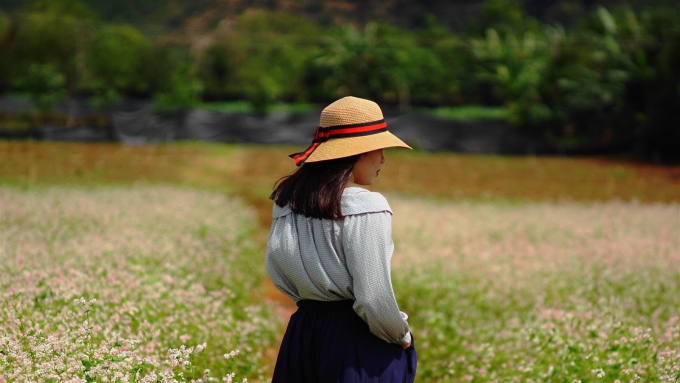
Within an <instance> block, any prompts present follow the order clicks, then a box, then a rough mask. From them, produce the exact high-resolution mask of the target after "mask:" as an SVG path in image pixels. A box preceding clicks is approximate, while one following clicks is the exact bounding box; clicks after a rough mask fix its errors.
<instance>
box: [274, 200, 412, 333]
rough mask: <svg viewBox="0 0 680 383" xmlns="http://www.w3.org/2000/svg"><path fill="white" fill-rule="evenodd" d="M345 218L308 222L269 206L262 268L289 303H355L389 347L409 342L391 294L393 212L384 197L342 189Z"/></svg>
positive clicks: (296, 215) (404, 315)
mask: <svg viewBox="0 0 680 383" xmlns="http://www.w3.org/2000/svg"><path fill="white" fill-rule="evenodd" d="M341 207H342V214H343V215H344V216H345V219H344V220H330V219H318V218H316V219H315V218H311V217H310V218H308V217H305V216H304V215H301V214H295V213H293V212H292V211H291V210H290V208H289V207H288V205H286V206H284V207H280V206H278V205H276V204H274V208H273V211H272V214H273V218H274V221H273V223H272V227H271V231H270V232H269V241H268V242H267V255H266V268H267V273H268V274H269V277H270V278H271V280H272V282H274V285H275V286H276V288H277V289H279V290H280V291H281V292H282V293H284V294H286V295H287V296H288V297H290V298H291V299H292V300H293V301H295V302H297V301H299V300H303V299H312V300H318V301H337V300H344V299H351V300H354V311H355V312H356V313H357V314H358V315H359V316H360V317H361V318H362V319H363V320H364V321H366V323H368V326H369V328H370V330H371V332H372V333H373V334H375V335H376V336H377V337H379V338H381V339H383V340H385V341H386V342H388V343H396V344H399V345H405V344H409V343H410V342H411V334H410V332H409V326H408V323H407V322H406V319H407V318H408V316H407V315H406V314H405V313H402V312H400V311H399V308H398V306H397V301H396V300H395V298H394V291H393V290H392V281H391V278H390V260H391V259H392V252H393V251H394V243H393V242H392V210H391V209H390V205H389V204H388V203H387V200H386V199H385V197H383V196H382V195H381V194H380V193H375V192H370V191H368V190H366V189H363V188H360V187H350V188H347V189H345V191H344V193H343V194H342V200H341Z"/></svg>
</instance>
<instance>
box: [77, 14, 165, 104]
mask: <svg viewBox="0 0 680 383" xmlns="http://www.w3.org/2000/svg"><path fill="white" fill-rule="evenodd" d="M152 54H153V45H152V43H151V41H149V40H148V39H146V38H145V37H144V36H143V35H142V34H141V33H140V32H139V31H138V30H137V29H135V28H134V27H131V26H104V27H102V28H100V29H99V30H97V32H96V33H93V34H92V36H91V38H90V39H89V42H88V46H87V52H86V55H85V57H86V58H85V62H86V65H87V73H88V77H87V85H86V86H87V89H88V90H89V91H90V92H91V93H92V94H93V98H92V103H93V104H94V105H95V106H99V107H103V106H106V105H108V104H111V103H115V102H117V101H119V100H120V98H121V96H122V94H123V93H126V92H134V93H138V94H140V93H142V94H143V93H148V92H149V91H150V90H151V88H150V87H151V85H152V84H151V79H150V78H149V76H148V70H147V69H146V68H147V65H148V64H150V61H152V57H150V56H151V55H152ZM154 64H155V63H154Z"/></svg>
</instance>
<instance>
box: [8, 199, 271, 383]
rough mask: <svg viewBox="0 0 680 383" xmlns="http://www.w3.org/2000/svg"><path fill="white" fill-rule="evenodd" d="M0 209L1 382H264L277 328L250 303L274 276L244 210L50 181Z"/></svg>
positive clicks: (222, 202)
mask: <svg viewBox="0 0 680 383" xmlns="http://www.w3.org/2000/svg"><path fill="white" fill-rule="evenodd" d="M0 206H2V216H1V220H0V233H2V237H1V240H2V247H1V248H0V259H2V267H1V268H0V294H1V299H0V382H3V383H4V382H28V381H30V382H50V381H53V382H61V381H73V382H81V381H82V382H85V381H88V382H90V381H95V382H114V381H115V382H125V381H130V382H132V381H140V382H157V381H164V382H172V381H184V380H187V381H188V380H190V379H192V378H197V379H198V378H202V377H205V371H204V369H205V368H209V369H210V372H209V376H212V377H217V378H220V380H221V379H222V378H223V377H224V376H225V375H227V378H226V381H231V380H232V378H233V380H234V381H239V382H240V381H241V379H242V378H243V377H248V378H250V379H251V381H253V380H260V381H262V380H264V379H265V377H266V375H267V373H268V372H269V369H271V366H268V365H267V364H266V363H265V362H264V361H263V357H264V352H265V349H266V348H267V347H268V346H269V345H270V343H271V342H272V340H273V339H274V337H275V336H276V335H277V333H276V332H277V330H278V327H277V326H278V323H276V322H275V321H274V320H272V317H271V315H270V314H269V311H268V310H269V309H268V307H267V306H266V305H265V304H264V303H262V302H259V301H255V300H254V299H253V297H252V294H253V291H256V290H257V289H258V288H259V286H260V282H261V280H262V278H263V277H264V271H263V270H262V268H261V267H260V263H261V257H260V254H258V253H257V252H256V246H255V244H254V243H253V242H252V239H251V237H252V235H251V234H252V232H253V230H254V229H255V224H254V220H253V218H252V216H253V214H252V212H251V211H249V210H248V208H247V207H246V206H244V205H243V204H242V203H239V202H238V201H235V200H233V199H228V198H226V197H224V196H222V195H219V194H216V193H211V192H205V191H198V190H192V189H187V188H179V187H169V186H130V187H115V186H108V187H96V188H87V189H86V188H82V187H65V186H63V187H62V186H53V187H41V188H29V189H23V190H22V189H19V188H14V187H3V188H0ZM275 331H276V332H275ZM237 350H238V351H237ZM237 353H238V355H236V354H237ZM234 356H235V357H234ZM232 373H235V374H236V377H234V376H233V375H228V374H232Z"/></svg>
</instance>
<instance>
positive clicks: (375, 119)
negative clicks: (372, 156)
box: [290, 96, 411, 166]
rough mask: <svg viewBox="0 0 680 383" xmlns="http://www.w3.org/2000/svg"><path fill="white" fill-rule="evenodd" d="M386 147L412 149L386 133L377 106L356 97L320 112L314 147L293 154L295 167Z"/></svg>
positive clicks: (340, 100)
mask: <svg viewBox="0 0 680 383" xmlns="http://www.w3.org/2000/svg"><path fill="white" fill-rule="evenodd" d="M386 148H404V149H411V147H410V146H408V145H407V144H406V143H405V142H404V141H402V140H400V139H399V138H398V137H397V136H395V135H394V134H392V133H390V132H389V131H388V130H387V124H386V123H385V119H384V117H383V114H382V111H381V110H380V107H379V106H378V104H376V103H375V102H373V101H370V100H365V99H363V98H357V97H351V96H348V97H344V98H341V99H339V100H337V101H335V102H334V103H332V104H330V105H328V106H327V107H326V108H325V109H324V110H323V111H321V117H320V119H319V126H318V127H317V128H316V133H315V134H314V138H313V140H312V144H311V145H310V146H309V147H308V148H307V149H305V150H304V151H302V152H299V153H294V154H291V155H290V157H291V158H293V159H294V160H295V164H296V165H298V166H300V165H302V164H303V163H306V162H319V161H327V160H333V159H336V158H344V157H350V156H354V155H357V154H361V153H366V152H370V151H373V150H378V149H386Z"/></svg>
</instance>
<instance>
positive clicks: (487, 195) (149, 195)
mask: <svg viewBox="0 0 680 383" xmlns="http://www.w3.org/2000/svg"><path fill="white" fill-rule="evenodd" d="M299 149H300V148H297V147H279V146H272V147H262V146H253V145H219V144H205V143H194V142H185V143H174V144H168V145H147V146H122V145H119V144H78V143H52V142H0V159H1V160H0V187H2V190H3V193H4V194H3V200H2V201H3V215H2V224H3V225H4V229H3V230H2V233H3V235H4V236H5V237H4V238H9V239H11V242H6V243H9V244H10V245H11V246H6V247H5V249H8V250H5V251H10V252H11V254H10V255H11V257H6V256H4V255H5V254H3V259H11V260H12V261H11V262H10V263H9V265H10V266H9V267H10V268H11V270H10V269H7V268H6V267H8V266H5V265H3V266H4V267H5V268H6V269H5V270H8V271H3V272H0V281H2V283H4V284H3V287H4V286H8V285H16V286H25V291H26V292H28V294H27V295H26V297H29V298H30V299H28V300H21V299H20V298H17V297H15V298H16V299H18V300H16V301H13V302H23V303H22V305H23V304H26V305H27V306H25V308H26V310H25V311H21V312H18V311H12V313H14V314H12V315H15V317H16V316H19V317H21V316H22V315H23V316H26V315H29V314H30V315H34V313H41V312H42V311H39V310H38V309H36V307H39V306H37V305H39V304H42V303H40V302H42V301H43V300H44V299H50V301H49V302H53V301H54V299H55V298H54V297H53V296H50V295H45V291H47V290H46V289H45V288H44V285H42V286H41V285H40V283H42V282H36V281H39V280H38V279H35V278H37V276H38V275H44V276H46V277H47V279H45V280H46V281H49V280H50V278H57V277H59V278H61V279H62V280H63V277H61V276H63V275H71V274H68V273H71V272H72V271H70V270H79V272H77V273H76V274H74V275H75V277H74V278H72V279H73V284H71V285H68V284H67V285H66V286H75V287H78V288H72V289H70V290H69V289H61V290H58V291H59V292H60V294H66V292H68V294H71V295H68V297H76V295H78V294H77V292H78V291H87V292H88V294H90V295H87V294H86V295H87V298H90V297H95V296H97V295H96V292H97V291H102V292H104V293H102V294H103V295H102V296H103V297H107V298H102V296H100V297H99V298H98V299H100V301H102V302H107V301H108V302H111V299H112V295H111V294H112V292H111V291H114V290H110V289H109V286H107V285H105V284H104V280H103V279H101V278H100V277H98V275H100V274H97V273H98V272H99V271H98V270H111V272H115V275H117V276H119V277H120V278H119V280H120V281H124V282H125V283H122V282H117V283H116V284H114V285H113V286H114V287H116V288H117V289H120V290H121V291H125V292H126V294H132V293H133V292H134V293H135V294H138V297H140V298H139V299H141V300H143V301H149V299H148V298H143V297H146V295H145V294H152V293H153V291H152V290H149V289H148V288H146V289H145V288H141V289H140V288H139V286H156V287H155V288H157V287H162V289H163V290H161V291H165V292H167V294H168V297H172V298H171V299H170V298H168V299H161V300H158V301H153V302H152V303H151V304H152V306H151V309H149V310H147V309H143V310H142V309H139V310H138V311H136V312H137V313H138V315H140V318H145V319H147V320H148V321H149V322H150V323H158V325H159V326H166V327H164V328H166V329H167V331H164V332H169V333H168V334H162V335H159V337H160V338H159V342H160V343H159V344H158V345H159V348H158V349H155V350H156V351H155V352H156V354H154V355H155V356H154V358H156V359H154V360H157V361H158V360H161V357H162V355H160V354H158V352H159V351H158V350H161V349H163V348H167V347H173V348H176V347H178V344H180V343H178V340H177V339H178V336H180V335H182V334H179V332H182V331H183V330H180V329H182V328H185V327H187V326H189V327H190V326H192V323H193V324H195V323H207V322H213V321H212V320H210V318H214V322H215V323H218V326H223V327H221V328H224V329H225V330H224V331H227V330H226V328H227V327H228V326H230V325H229V324H230V323H231V324H234V323H241V324H240V325H239V326H242V327H241V328H250V327H248V323H250V324H251V325H252V324H253V323H254V324H255V325H256V326H259V327H255V328H257V329H258V330H257V331H255V332H253V331H250V332H248V331H246V334H248V335H247V337H246V338H244V339H242V340H239V338H234V337H237V335H235V334H232V335H229V336H228V337H225V339H224V340H223V341H222V343H220V341H217V343H216V341H215V340H212V341H209V342H208V349H206V351H204V353H203V354H201V355H202V356H201V358H204V359H200V360H199V359H197V360H196V365H200V364H201V363H203V364H205V363H208V364H210V363H212V364H210V365H211V367H213V366H214V367H213V369H214V371H213V372H219V373H220V374H222V373H225V372H228V371H229V369H233V368H234V366H236V367H235V370H234V371H236V372H238V373H239V375H238V376H248V377H250V380H251V381H260V380H263V379H262V376H266V375H267V374H268V371H270V369H269V368H270V367H271V365H272V356H271V355H269V354H268V352H269V351H268V350H271V348H272V347H276V344H277V341H278V339H277V338H276V337H274V338H273V339H272V336H271V335H270V334H271V332H270V331H280V328H281V327H280V326H282V325H285V318H281V317H272V316H271V315H274V314H271V313H270V314H267V311H266V308H265V307H266V306H265V305H264V304H263V303H262V302H263V301H264V300H265V299H266V298H265V294H266V292H265V291H263V289H262V285H259V287H253V286H254V283H256V282H255V281H257V280H260V279H261V278H262V276H263V274H262V272H263V271H262V268H261V267H260V266H258V263H259V264H260V265H261V260H262V258H261V253H262V248H263V244H264V243H265V241H266V238H267V232H268V228H269V224H270V223H271V201H269V200H268V199H267V196H268V194H269V193H270V191H271V187H272V185H273V183H274V182H275V180H276V179H278V178H279V177H281V176H283V175H285V174H288V173H290V172H292V171H294V170H295V169H296V168H295V166H294V165H293V164H292V161H291V160H290V159H289V158H288V157H287V156H286V155H287V154H289V153H292V152H295V151H298V150H299ZM386 157H387V162H386V163H385V164H384V165H383V169H382V171H381V173H380V177H379V178H378V180H377V183H376V185H375V187H372V189H373V190H377V191H380V192H382V193H384V194H386V195H387V196H388V199H389V201H390V203H391V204H392V207H393V209H394V211H395V215H394V233H393V234H394V238H395V243H396V248H397V251H396V253H395V255H394V258H393V278H394V285H395V292H396V294H397V297H398V299H399V302H400V307H401V308H402V309H403V310H404V311H407V312H408V313H409V315H410V319H409V321H410V324H411V326H412V328H413V330H414V334H415V339H416V342H417V346H418V350H419V351H418V352H419V356H420V366H419V372H418V381H423V382H439V381H441V382H448V381H456V382H458V381H473V380H474V381H507V382H512V381H535V382H538V381H566V382H571V381H573V380H581V381H582V382H593V381H598V382H599V381H602V382H614V381H616V380H619V381H630V380H633V381H635V380H646V381H664V382H677V379H678V375H677V373H678V368H680V367H679V366H680V362H679V361H678V358H679V357H680V351H679V350H680V345H679V338H678V337H679V336H680V335H679V331H680V330H679V328H680V327H679V326H678V322H677V321H678V319H674V318H677V313H678V312H680V303H679V301H678V296H680V288H679V287H678V286H679V285H680V276H679V272H678V262H680V261H678V259H679V258H680V254H679V253H680V249H679V245H678V242H677V233H678V231H680V222H679V221H678V217H679V216H680V212H679V211H678V202H680V168H678V167H658V166H651V165H647V164H641V163H636V162H634V161H631V160H629V159H626V158H619V157H592V158H566V157H565V158H553V157H499V156H474V155H458V154H450V153H425V152H419V151H413V152H409V151H398V150H388V151H386ZM55 185H56V186H55ZM168 185H173V186H168ZM234 198H238V200H240V201H243V202H245V203H246V204H247V205H248V208H246V207H245V206H244V205H241V202H238V201H237V200H234ZM139 206H144V209H143V210H142V209H138V208H137V207H139ZM8 207H9V208H8ZM123 211H132V212H134V214H132V215H131V216H130V217H125V216H124V215H123V214H121V213H120V212H123ZM181 212H184V213H181ZM180 213H181V214H180ZM178 214H179V215H178ZM100 215H101V216H100ZM180 217H181V218H180ZM234 219H237V220H238V221H239V222H245V223H246V224H245V226H244V228H240V227H239V226H234V225H236V224H235V222H234ZM129 222H132V223H133V225H132V227H133V228H136V229H135V230H136V231H137V234H135V232H134V231H133V232H131V233H129V234H127V235H130V237H120V236H121V235H123V234H124V233H125V230H124V228H125V227H127V223H129ZM159 228H163V230H160V229H159ZM10 229H11V230H10ZM121 233H123V234H121ZM226 233H228V235H226ZM29 236H33V237H32V238H34V239H38V240H37V241H33V242H37V243H42V244H44V245H40V246H35V245H32V246H31V247H22V246H23V245H19V238H29ZM93 236H94V237H93ZM142 237H148V238H149V241H146V242H145V241H144V239H143V238H142ZM92 238H111V239H116V238H118V240H112V241H111V242H106V241H104V243H110V245H107V246H113V248H112V250H109V253H107V254H109V255H108V258H107V256H106V254H104V252H103V251H101V249H102V246H103V245H102V242H95V241H93V240H92ZM172 238H176V240H171V239H172ZM182 238H184V239H182ZM130 239H134V241H130ZM5 241H7V240H5ZM140 241H141V242H140ZM177 241H187V242H186V244H188V246H186V249H187V250H186V251H190V252H192V254H194V253H198V254H204V255H203V258H200V259H199V261H197V262H187V260H188V259H194V258H192V257H186V254H187V253H185V252H184V251H185V250H182V249H185V246H179V245H178V242H177ZM22 243H30V242H28V241H27V240H26V241H24V242H22ZM125 243H130V244H131V245H130V246H129V247H127V248H126V247H122V246H123V245H122V244H125ZM96 246H99V247H98V248H96V249H95V248H94V247H96ZM159 248H160V249H166V250H164V251H165V252H164V253H162V254H167V256H168V257H167V258H163V257H159V254H158V253H157V249H159ZM28 249H33V250H30V252H29V251H28ZM55 249H56V250H55ZM213 250H217V251H213ZM119 252H120V253H122V255H123V257H122V261H121V262H120V263H118V261H116V259H114V258H112V257H111V254H116V253H119ZM93 253H94V254H99V255H97V256H96V257H94V258H92V259H87V256H86V255H88V254H93ZM51 254H52V255H55V257H54V259H52V258H50V255H51ZM220 254H232V255H234V256H237V258H238V259H243V263H240V264H239V263H238V262H237V263H236V264H233V265H232V264H231V263H225V261H224V260H223V259H222V258H221V256H220ZM257 254H260V256H257ZM241 256H244V257H245V258H240V257H241ZM21 257H24V258H21ZM26 257H34V258H31V259H38V260H41V264H42V265H44V266H41V268H40V269H37V268H35V267H33V266H30V264H27V263H25V262H24V263H22V262H23V261H22V259H26ZM215 257H217V258H215ZM164 260H165V261H164ZM168 260H171V262H167V261H168ZM81 261H82V262H81ZM69 262H70V263H69ZM78 262H81V263H78ZM169 263H172V264H171V265H170V264H169ZM97 265H100V266H97ZM101 265H107V266H101ZM206 265H218V266H219V267H216V268H213V269H212V272H206V271H207V269H206ZM29 266H30V267H29ZM152 266H153V267H152ZM158 266H160V268H158ZM229 268H233V271H234V272H235V273H236V274H238V275H241V276H242V277H243V278H246V280H245V282H243V281H241V282H237V281H235V280H234V279H232V276H233V275H235V274H234V273H229V275H225V276H224V277H223V278H221V277H219V273H217V274H218V275H216V273H215V270H223V269H229ZM145 270H147V271H145ZM9 271H11V273H10V272H9ZM22 273H23V274H22ZM41 273H42V274H41ZM166 274H167V275H169V276H171V277H172V280H173V281H178V280H179V279H181V278H182V277H183V276H187V275H194V277H193V279H191V281H193V282H190V283H189V284H188V285H187V284H184V285H181V284H176V283H174V284H169V285H168V284H167V283H166V284H163V283H165V282H163V280H164V279H163V278H164V276H163V275H166ZM21 275H28V276H30V278H28V277H27V278H28V279H26V278H24V279H21V278H20V277H14V276H21ZM55 275H56V276H55ZM134 277H137V281H136V282H135V279H134ZM13 278H20V279H18V280H17V279H13ZM34 282H36V283H34ZM63 283H68V281H63ZM135 283H137V284H135ZM155 283H161V284H160V285H159V284H155ZM192 283H194V284H196V283H198V284H200V285H201V286H203V287H204V288H205V293H201V294H198V298H196V299H197V301H195V302H194V301H191V300H189V301H186V299H187V298H186V296H185V295H183V294H184V293H183V291H184V292H186V291H187V290H188V289H190V286H193V285H192ZM240 285H243V286H246V287H247V288H246V289H247V290H251V291H252V293H251V294H250V295H248V294H244V293H240V295H238V294H237V295H238V296H239V297H241V298H239V299H238V302H231V301H229V302H225V301H219V299H218V300H217V301H216V299H217V298H216V297H215V296H213V295H211V294H210V292H215V291H219V289H221V288H229V289H236V290H237V288H236V286H240ZM135 286H137V287H135ZM88 288H89V290H87V289H88ZM246 289H244V290H246ZM5 291H7V290H6V289H5ZM13 296H14V295H13ZM61 296H62V297H64V296H66V295H61ZM269 298H271V297H269ZM135 299H137V298H135ZM3 302H4V301H3ZM67 303H68V302H67V299H66V298H64V299H62V300H61V301H59V306H55V307H57V308H60V309H62V310H65V311H64V312H65V313H67V312H70V314H68V315H70V316H68V317H64V318H65V321H67V320H70V321H71V322H73V323H76V324H77V323H82V320H80V322H78V320H79V319H78V318H80V316H79V315H82V312H81V311H78V310H77V307H76V308H75V309H74V308H73V307H72V305H69V304H67ZM178 304H179V306H178ZM170 305H174V306H172V307H174V308H177V310H178V312H183V313H189V312H195V311H196V310H198V311H199V312H203V311H201V310H204V309H205V308H206V307H221V308H223V309H227V308H228V307H231V309H230V310H231V312H232V313H234V312H238V310H240V308H244V307H251V306H252V307H260V309H259V310H260V311H258V312H257V314H254V315H253V316H251V317H247V316H240V317H238V316H234V317H233V318H226V319H225V318H219V317H217V316H216V315H217V314H216V313H217V312H218V311H214V309H211V310H213V311H210V310H209V311H208V312H207V314H206V315H208V317H207V318H197V316H196V315H185V316H184V317H182V318H181V319H179V320H178V322H177V325H176V326H177V327H175V324H171V323H168V322H167V321H166V319H165V316H167V313H170V312H172V308H171V306H170ZM48 306H49V305H48ZM17 307H18V306H17ZM135 307H137V306H135ZM67 308H68V309H67ZM94 309H95V310H99V312H98V313H97V311H94V312H95V313H96V314H93V315H97V317H96V319H97V321H98V322H99V323H108V322H107V321H108V320H110V318H111V317H112V316H115V315H117V314H116V312H118V311H116V310H119V309H120V306H118V303H115V304H111V305H106V306H105V307H101V308H98V307H97V306H96V304H95V307H94ZM6 310H7V309H6ZM69 310H70V311H69ZM244 310H245V308H244ZM48 312H49V311H48ZM159 312H163V313H166V314H164V315H163V317H162V318H161V317H160V316H158V315H157V313H159ZM154 313H156V314H154ZM35 315H38V314H35ZM55 315H56V314H55ZM64 315H66V314H64ZM4 317H8V316H7V315H5V316H4ZM28 317H31V318H32V316H28ZM28 317H27V318H28ZM271 318H277V319H278V323H276V324H272V322H271V320H273V319H271ZM31 320H33V319H31ZM36 320H37V319H36ZM126 320H128V319H126ZM154 321H156V322H154ZM64 323H65V322H64ZM113 323H114V324H116V323H119V322H115V321H114V322H113ZM277 325H278V326H279V327H277ZM1 326H3V325H2V324H0V327H1ZM182 326H185V327H182ZM272 326H273V327H272ZM187 328H188V327H187ZM69 329H70V331H71V332H70V333H71V334H74V335H73V336H77V334H78V332H77V331H78V328H77V326H75V325H73V326H72V327H69ZM272 329H273V330H272ZM277 329H278V330H277ZM135 331H136V330H135ZM191 331H192V332H191V334H193V335H191V336H192V338H191V342H194V341H195V342H196V343H192V344H199V343H200V342H201V341H202V340H203V339H208V338H206V337H207V336H209V335H210V334H211V333H215V332H216V331H215V330H211V331H205V329H202V330H201V329H193V330H191ZM227 332H228V333H229V331H227ZM132 334H133V335H134V334H135V333H134V332H133V333H132ZM100 335H102V337H101V338H100V339H110V338H106V337H105V336H103V334H100ZM78 336H80V335H78ZM135 336H136V335H135ZM81 338H82V337H81ZM81 338H77V339H81ZM160 339H162V340H160ZM624 339H625V340H624ZM191 342H190V343H191ZM98 344H101V343H98ZM237 344H247V345H250V346H249V347H250V348H251V351H249V353H250V354H249V356H248V353H245V354H244V355H242V356H239V357H237V358H236V359H235V360H236V361H238V362H237V364H235V365H229V364H227V363H225V360H224V359H223V358H222V359H220V355H219V353H218V354H215V353H214V352H217V351H216V350H219V352H224V353H226V352H228V351H230V348H231V347H235V346H234V345H237ZM160 346H162V347H160ZM140 347H141V346H140ZM210 347H215V348H214V349H212V350H211V349H210ZM242 351H243V350H242ZM239 358H242V359H240V361H239ZM109 362H110V360H109ZM148 368H151V367H148ZM674 374H675V375H674ZM600 375H601V377H598V376H600ZM673 379H675V380H673Z"/></svg>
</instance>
